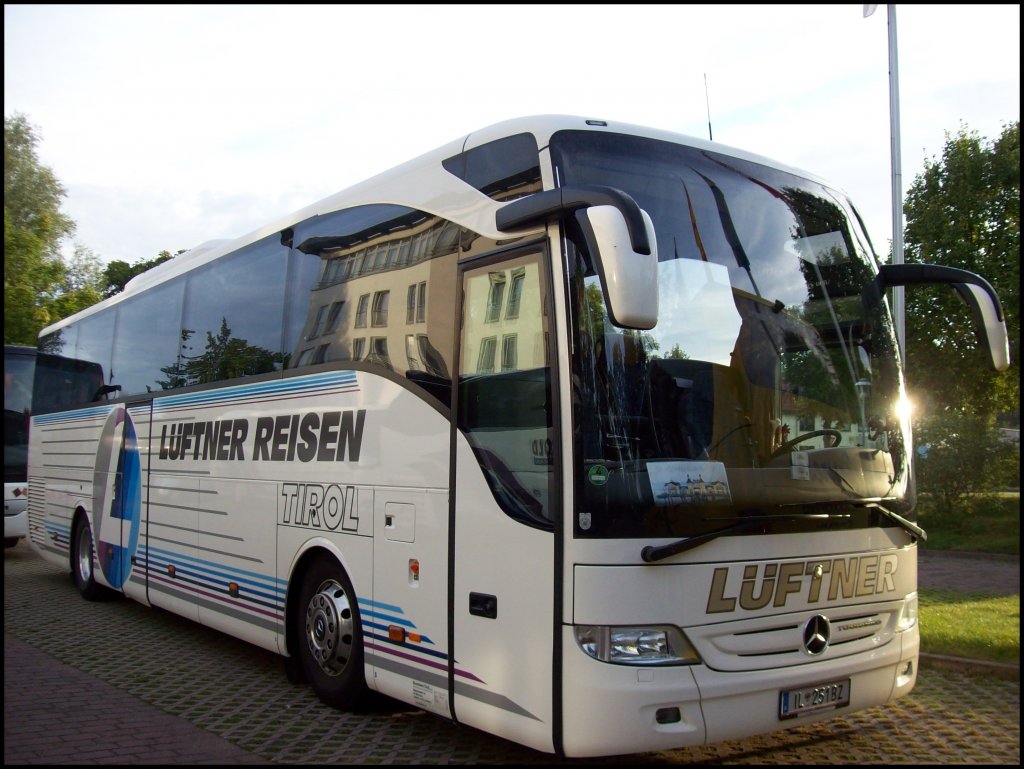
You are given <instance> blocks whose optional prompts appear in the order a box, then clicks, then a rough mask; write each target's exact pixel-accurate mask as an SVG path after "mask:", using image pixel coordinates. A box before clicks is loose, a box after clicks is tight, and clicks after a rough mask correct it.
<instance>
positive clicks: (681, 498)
mask: <svg viewBox="0 0 1024 769" xmlns="http://www.w3.org/2000/svg"><path fill="white" fill-rule="evenodd" d="M647 477H648V478H649V479H650V481H651V493H652V494H654V504H656V505H714V504H729V503H731V502H732V495H731V493H730V491H729V479H728V477H727V476H726V474H725V465H724V464H723V463H722V462H648V463H647Z"/></svg>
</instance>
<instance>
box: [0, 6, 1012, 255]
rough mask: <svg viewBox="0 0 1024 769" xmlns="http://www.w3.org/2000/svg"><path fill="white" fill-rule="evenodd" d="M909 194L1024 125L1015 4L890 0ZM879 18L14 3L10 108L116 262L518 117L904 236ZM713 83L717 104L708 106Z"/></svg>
mask: <svg viewBox="0 0 1024 769" xmlns="http://www.w3.org/2000/svg"><path fill="white" fill-rule="evenodd" d="M896 15H897V25H898V28H897V32H898V36H897V48H898V72H899V96H900V101H899V104H900V110H899V112H900V122H901V128H902V132H901V149H902V179H903V187H904V189H906V188H908V187H909V186H910V185H911V184H912V182H913V180H914V177H915V176H916V175H917V174H918V173H920V172H921V171H922V170H923V168H924V161H925V159H926V158H927V159H931V160H937V159H940V158H941V155H942V148H943V145H944V142H945V139H946V134H947V133H955V132H956V131H957V130H958V129H959V127H960V126H961V125H964V126H966V127H967V128H968V129H969V130H971V131H975V132H977V133H978V134H979V135H980V136H981V137H983V138H985V139H988V140H990V141H991V140H995V139H996V138H998V136H999V135H1000V133H1001V132H1002V128H1003V126H1004V125H1005V124H1007V123H1009V122H1012V121H1016V120H1019V119H1020V6H1019V5H966V4H953V5H908V6H896ZM888 32H889V31H888V24H887V6H885V5H880V6H878V8H877V10H876V11H875V12H874V14H873V15H871V16H869V17H867V18H865V16H864V6H863V5H857V4H840V5H773V4H770V5H760V6H736V5H732V6H730V5H715V6H710V5H696V6H693V5H643V4H636V5H617V4H613V5H586V4H584V5H457V6H456V5H340V4H339V5H323V6H321V5H288V6H284V5H230V6H228V5H203V6H198V5H181V6H158V5H134V6H132V5H128V6H125V5H76V6H67V5H5V6H4V115H5V116H6V117H10V116H11V115H13V114H14V113H22V114H24V115H26V116H27V118H28V119H29V121H30V122H31V123H32V124H33V125H34V126H35V127H36V128H37V129H38V133H39V135H40V137H41V141H40V142H39V144H38V147H37V151H38V154H39V157H40V160H41V162H42V163H43V164H45V165H47V166H49V167H50V169H51V170H52V171H53V172H54V174H55V175H56V176H57V178H58V179H59V180H60V181H61V183H63V184H64V186H65V187H66V189H67V197H66V198H65V201H64V211H65V213H66V214H67V215H68V216H70V217H71V218H72V219H73V220H74V221H75V222H76V223H77V226H78V230H77V234H76V237H75V242H76V243H78V244H80V245H82V246H85V247H86V248H88V249H90V250H91V251H92V252H94V253H95V254H96V255H97V256H99V257H100V258H101V259H103V260H104V261H109V260H113V259H120V260H124V261H127V262H135V261H138V260H143V259H151V258H153V257H155V256H156V255H157V254H159V252H160V251H162V250H168V251H171V252H175V251H177V250H179V249H184V248H191V247H193V246H196V245H198V244H199V243H201V242H203V241H206V240H210V239H214V238H234V237H238V236H241V235H245V234H248V233H249V232H251V231H253V230H256V229H258V228H260V227H262V226H263V225H265V224H268V223H270V222H271V221H274V220H276V219H278V218H280V217H282V216H284V215H285V214H288V213H290V212H292V211H295V210H298V209H299V208H302V207H304V206H306V205H308V204H310V203H313V202H315V201H317V200H319V199H321V198H324V197H327V196H328V195H330V194H333V193H334V192H337V191H339V190H342V189H344V188H345V187H347V186H349V185H351V184H353V183H355V182H358V181H360V180H362V179H364V178H367V177H369V176H372V175H373V174H375V173H378V172H380V171H383V170H386V169H387V168H389V167H391V166H394V165H397V164H398V163H400V162H403V161H405V160H408V159H410V158H412V157H414V156H416V155H418V154H420V153H422V152H425V151H428V150H431V149H433V148H435V147H437V146H440V145H442V144H445V143H447V142H449V141H451V140H453V139H456V138H458V137H460V136H461V135H463V134H465V133H468V132H470V131H473V130H475V129H477V128H482V127H484V126H486V125H489V124H491V123H494V122H498V121H500V120H504V119H506V118H511V117H518V116H523V115H531V114H545V113H558V114H571V115H580V116H584V117H593V118H604V119H611V120H620V121H625V122H629V123H637V124H641V125H648V126H652V127H655V128H661V129H667V130H670V131H676V132H679V133H684V134H690V135H694V136H698V137H701V138H707V137H708V132H709V131H708V112H709V109H710V118H711V132H712V136H713V139H714V141H716V142H721V143H723V144H728V145H732V146H736V147H740V148H743V149H746V150H749V151H751V152H755V153H758V154H761V155H766V156H768V157H772V158H775V159H776V160H780V161H782V162H784V163H787V164H789V165H793V166H797V167H800V168H805V169H807V170H809V171H812V172H814V173H816V174H818V175H820V176H823V177H825V178H826V179H829V180H830V181H831V182H833V183H834V184H835V185H836V186H838V187H840V188H842V189H845V190H846V191H847V192H849V193H850V194H851V196H852V197H853V199H854V202H855V204H856V205H858V207H859V208H860V210H861V213H862V215H863V216H864V218H865V219H866V222H867V225H868V229H869V231H870V235H871V238H872V240H873V241H874V243H875V248H876V250H877V251H878V252H879V253H880V254H882V255H884V254H885V253H887V252H888V249H889V242H890V240H891V238H892V217H891V212H892V197H891V184H892V167H891V158H892V155H891V143H890V126H891V120H890V99H889V84H890V78H889V39H888ZM705 83H706V85H707V89H706V90H705Z"/></svg>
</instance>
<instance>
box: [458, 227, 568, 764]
mask: <svg viewBox="0 0 1024 769" xmlns="http://www.w3.org/2000/svg"><path fill="white" fill-rule="evenodd" d="M549 286H550V278H549V273H548V262H547V256H546V249H545V248H544V247H543V246H541V245H535V246H533V247H525V248H519V249H515V250H511V251H505V252H503V253H502V254H500V255H491V256H485V257H481V258H479V259H474V260H473V261H472V262H470V263H469V264H468V265H464V266H463V272H462V301H461V308H462V324H461V328H460V332H459V344H460V347H459V358H458V360H459V362H458V388H457V394H456V402H455V412H456V414H455V415H454V416H453V421H455V422H456V429H455V430H454V431H453V441H454V446H453V456H454V459H455V463H456V467H455V487H454V490H453V491H454V493H453V498H454V499H453V516H454V518H453V527H454V540H453V542H454V549H453V552H452V559H453V587H452V599H451V601H452V605H451V612H452V615H453V620H452V621H453V641H452V654H451V671H450V676H451V680H452V685H453V691H454V695H453V701H454V715H455V718H456V719H457V720H458V721H459V722H461V723H465V724H469V725H471V726H476V727H478V728H481V729H484V730H486V731H488V732H492V733H494V734H498V735H500V736H503V737H506V738H509V739H513V740H516V741H518V742H522V743H525V744H527V745H530V746H532V747H535V748H537V749H541V750H548V751H550V750H551V749H552V714H553V708H552V701H553V646H552V644H553V639H554V637H555V633H554V609H553V606H554V593H555V591H554V558H555V554H554V542H555V539H554V537H555V534H554V524H553V522H554V521H555V520H556V519H557V515H558V513H557V510H556V507H557V502H556V500H557V498H558V484H557V482H556V478H557V475H556V472H555V468H556V465H555V464H554V457H555V455H556V454H557V452H555V451H553V448H552V447H553V440H554V437H555V433H554V425H555V424H556V422H555V418H554V414H553V406H552V404H553V402H554V396H553V386H554V368H553V364H552V363H551V361H554V360H557V358H556V356H555V355H554V354H553V353H552V350H551V338H552V337H553V328H552V327H551V324H550V322H551V317H552V314H551V313H552V308H551V298H550V291H549Z"/></svg>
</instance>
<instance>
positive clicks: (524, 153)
mask: <svg viewBox="0 0 1024 769" xmlns="http://www.w3.org/2000/svg"><path fill="white" fill-rule="evenodd" d="M442 165H443V166H444V168H445V170H446V171H448V173H450V174H454V175H455V176H457V177H459V178H460V179H462V181H464V182H466V184H469V185H471V186H473V187H475V188H476V189H478V190H480V191H481V192H482V193H484V194H485V195H487V196H489V197H492V198H494V199H495V200H513V199H514V198H518V197H522V196H523V195H529V194H531V193H534V192H539V191H540V189H541V178H540V161H539V160H538V155H537V140H536V139H534V138H533V134H516V135H515V136H509V137H507V138H504V139H498V140H497V141H493V142H488V143H487V144H482V145H480V146H479V147H474V148H473V149H471V150H466V151H465V152H460V153H459V154H458V155H453V156H452V157H450V158H448V159H447V160H445V161H444V162H443V163H442Z"/></svg>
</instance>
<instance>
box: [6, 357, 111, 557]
mask: <svg viewBox="0 0 1024 769" xmlns="http://www.w3.org/2000/svg"><path fill="white" fill-rule="evenodd" d="M37 374H38V376H39V379H38V381H36V375H37ZM102 385H103V372H102V371H101V369H100V367H99V366H98V365H96V364H95V363H84V362H82V361H77V360H72V359H70V358H64V357H61V356H60V355H51V354H49V353H45V352H39V351H38V350H36V348H35V347H29V346H27V345H13V344H6V345H4V547H5V548H8V547H14V546H15V545H17V544H18V540H19V539H21V538H22V537H24V536H26V535H27V533H28V529H27V520H28V518H27V513H26V508H27V504H28V430H29V422H30V420H31V418H32V412H33V410H37V411H38V410H39V406H42V407H43V410H46V411H51V410H53V409H55V408H58V407H59V406H61V405H64V404H68V403H72V402H81V401H82V400H83V398H82V395H83V394H84V393H88V395H87V396H86V398H85V400H90V399H92V398H93V397H95V396H96V394H97V393H98V392H99V391H100V388H101V386H102ZM34 395H35V397H36V398H38V401H37V402H38V404H39V406H37V407H36V408H35V409H33V397H34Z"/></svg>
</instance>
